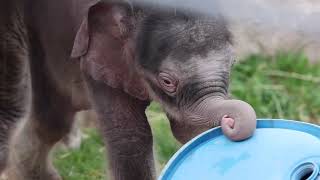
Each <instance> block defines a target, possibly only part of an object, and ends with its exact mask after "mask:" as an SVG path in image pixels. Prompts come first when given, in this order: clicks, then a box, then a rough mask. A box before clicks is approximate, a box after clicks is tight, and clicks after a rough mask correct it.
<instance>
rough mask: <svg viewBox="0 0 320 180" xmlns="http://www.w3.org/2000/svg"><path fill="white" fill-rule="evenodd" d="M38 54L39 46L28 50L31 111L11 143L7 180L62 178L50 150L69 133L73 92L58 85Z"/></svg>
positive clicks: (71, 120)
mask: <svg viewBox="0 0 320 180" xmlns="http://www.w3.org/2000/svg"><path fill="white" fill-rule="evenodd" d="M32 43H34V42H32ZM39 47H40V46H39ZM37 53H41V49H40V48H39V50H38V51H35V52H32V53H31V54H32V59H31V60H30V69H31V71H30V72H31V81H32V106H31V112H30V115H29V117H28V118H27V119H26V120H25V121H23V122H22V123H21V124H20V126H19V127H18V128H17V131H16V132H15V134H14V135H13V137H12V140H11V143H10V153H9V164H8V166H9V168H8V169H7V171H6V173H7V176H8V177H9V179H10V180H60V179H61V178H60V176H59V175H58V173H57V172H56V171H55V169H54V168H53V166H52V164H51V162H50V158H49V153H50V150H51V149H52V147H53V146H54V145H55V144H56V142H58V141H60V140H61V139H62V138H63V137H64V136H65V135H66V134H68V133H69V131H70V129H71V127H72V123H73V119H74V115H75V113H76V109H75V108H74V105H73V101H72V99H73V97H72V95H70V94H68V93H67V92H64V91H62V90H61V89H59V88H58V85H57V84H56V82H55V81H53V80H52V76H51V75H50V74H49V72H50V71H49V70H48V68H47V67H46V65H45V63H44V62H45V61H43V60H41V58H40V57H42V56H39V54H37ZM65 84H68V83H65ZM69 84H70V83H69Z"/></svg>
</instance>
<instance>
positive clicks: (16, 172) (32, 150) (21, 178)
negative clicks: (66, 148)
mask: <svg viewBox="0 0 320 180" xmlns="http://www.w3.org/2000/svg"><path fill="white" fill-rule="evenodd" d="M30 127H32V126H28V124H27V125H25V126H23V127H22V128H21V129H19V130H18V131H17V134H15V135H14V136H13V139H12V142H11V143H10V147H9V159H8V166H7V168H6V169H5V174H6V176H7V178H8V179H9V180H62V178H61V177H60V175H59V174H58V172H57V171H56V170H55V168H54V167H53V165H52V164H51V161H50V158H49V152H50V150H51V148H52V146H53V145H50V144H47V143H46V142H44V141H43V140H42V139H41V138H39V135H37V134H35V133H34V131H33V129H32V128H30Z"/></svg>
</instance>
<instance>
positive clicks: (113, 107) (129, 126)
mask: <svg viewBox="0 0 320 180" xmlns="http://www.w3.org/2000/svg"><path fill="white" fill-rule="evenodd" d="M87 85H88V89H89V94H90V96H91V99H92V100H93V106H94V109H95V110H96V112H97V116H98V122H99V125H98V126H99V127H100V130H101V133H102V135H103V138H104V142H105V144H106V147H107V157H108V160H109V174H110V178H111V179H112V180H136V179H137V180H152V179H155V168H154V160H153V149H152V148H153V147H152V143H153V140H152V133H151V128H150V126H149V123H148V121H147V117H146V115H145V109H146V107H147V106H148V105H149V102H145V101H140V100H138V99H135V98H133V97H131V96H129V95H128V94H126V93H124V92H122V91H121V90H120V89H113V88H110V87H108V86H107V85H105V84H104V83H99V82H96V81H94V80H92V79H90V78H89V77H88V78H87Z"/></svg>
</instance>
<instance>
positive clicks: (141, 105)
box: [0, 0, 256, 180]
mask: <svg viewBox="0 0 320 180" xmlns="http://www.w3.org/2000/svg"><path fill="white" fill-rule="evenodd" d="M0 8H1V9H0V10H1V11H0V13H1V14H0V18H1V21H0V68H1V71H0V73H1V76H0V78H1V80H0V125H1V126H0V131H1V138H0V142H1V146H0V147H1V148H0V150H1V154H0V162H1V164H0V165H1V170H3V169H4V168H6V170H5V172H6V173H7V175H8V176H9V179H10V180H21V179H24V180H34V179H39V180H40V179H41V180H58V179H60V177H59V175H58V173H57V172H56V171H55V170H54V168H53V166H52V165H51V163H50V160H49V158H48V154H49V152H50V150H51V148H52V147H53V145H54V144H55V143H56V142H57V141H59V140H60V139H62V138H63V137H64V136H65V135H66V134H67V133H68V132H69V130H70V128H71V126H72V120H73V116H74V115H75V113H76V112H77V111H80V110H83V109H89V108H94V109H95V111H96V112H97V114H98V119H99V122H100V127H101V128H100V130H101V133H102V135H103V137H104V141H105V144H106V146H107V151H108V156H109V158H108V159H109V167H110V174H111V179H116V180H119V179H121V180H122V179H123V180H142V179H146V180H150V179H154V178H155V174H154V162H153V153H152V143H153V142H152V134H151V129H150V126H149V124H148V122H147V118H146V115H145V109H146V107H147V106H148V105H149V103H150V102H151V101H152V100H155V101H158V102H159V103H161V104H162V106H163V107H164V109H165V111H166V113H167V115H168V118H169V119H170V123H171V127H172V131H173V133H174V135H175V137H176V138H177V139H178V140H179V141H180V142H182V143H185V142H186V141H188V140H190V139H191V138H192V137H194V136H196V135H197V134H199V133H201V132H203V131H205V130H207V129H209V128H212V127H215V126H218V125H221V126H222V129H223V132H224V133H225V135H226V136H227V137H229V138H230V139H232V140H235V141H238V140H243V139H246V138H248V137H250V136H251V135H252V133H253V132H254V129H255V125H256V116H255V112H254V110H253V109H252V107H251V106H250V105H248V104H247V103H245V102H243V101H239V100H229V99H228V90H227V89H228V82H229V74H230V69H231V66H232V64H233V61H234V55H233V50H232V42H231V35H230V33H229V31H228V29H227V27H226V26H225V23H224V22H223V20H221V19H220V18H219V17H216V18H213V17H210V18H208V17H205V16H202V15H199V14H191V13H188V12H185V13H182V12H179V11H176V10H170V9H167V10H166V11H164V10H159V9H157V8H154V7H151V6H150V7H149V6H148V7H143V8H142V6H139V7H138V6H137V5H132V4H131V5H130V6H129V5H128V4H115V3H110V2H109V3H106V2H104V3H102V2H98V0H96V1H89V0H55V1H44V0H31V1H28V2H27V3H25V2H24V1H23V0H14V1H6V2H3V1H2V2H1V4H0ZM29 69H30V71H29ZM29 72H31V73H30V74H31V78H30V79H29V78H28V74H29ZM30 81H31V84H30ZM29 89H31V91H29ZM29 92H31V93H29ZM30 95H31V96H30ZM29 107H31V108H29ZM23 117H25V119H26V120H24V121H22V122H21V123H20V124H19V126H18V128H15V126H16V122H17V121H18V120H19V119H21V118H23ZM14 129H16V130H15V131H13V130H14ZM9 137H11V138H10V139H11V141H10V143H9V148H11V149H10V153H9V155H8V139H9ZM7 157H8V158H7ZM7 161H8V162H7ZM6 162H7V163H6Z"/></svg>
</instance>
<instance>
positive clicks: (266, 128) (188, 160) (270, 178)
mask: <svg viewBox="0 0 320 180" xmlns="http://www.w3.org/2000/svg"><path fill="white" fill-rule="evenodd" d="M319 169H320V126H317V125H313V124H308V123H304V122H299V121H290V120H280V119H279V120H258V123H257V130H256V132H255V134H254V135H253V137H252V138H250V139H248V140H245V141H241V142H232V141H230V140H229V139H227V138H226V137H225V136H223V134H222V131H221V128H214V129H211V130H209V131H207V132H204V133H202V134H201V135H199V136H197V137H196V138H194V139H193V140H191V141H190V142H188V143H187V144H185V145H184V146H183V147H182V148H181V149H180V150H179V151H178V152H177V153H176V154H175V155H174V156H173V157H172V158H171V160H170V161H169V162H168V164H167V165H166V167H165V168H164V170H163V171H162V174H161V176H160V177H159V180H234V179H237V180H320V170H319Z"/></svg>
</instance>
